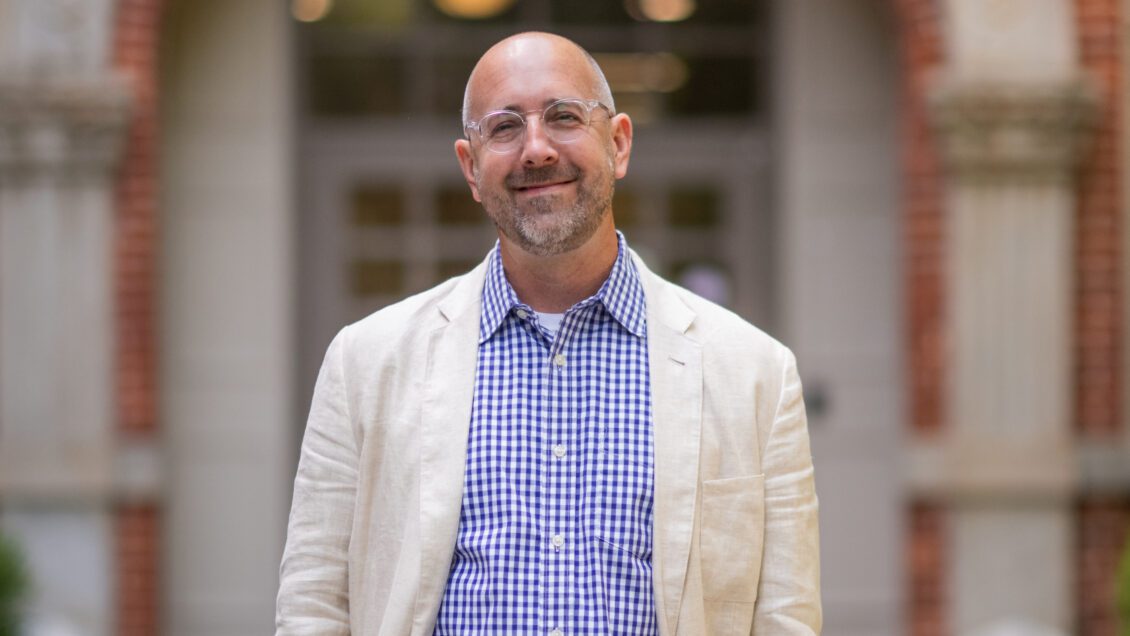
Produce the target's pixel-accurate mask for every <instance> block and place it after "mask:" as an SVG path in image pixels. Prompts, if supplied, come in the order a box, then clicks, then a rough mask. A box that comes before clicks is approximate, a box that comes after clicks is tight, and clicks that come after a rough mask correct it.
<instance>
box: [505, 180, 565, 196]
mask: <svg viewBox="0 0 1130 636" xmlns="http://www.w3.org/2000/svg"><path fill="white" fill-rule="evenodd" d="M571 183H573V180H569V181H558V182H555V183H542V184H536V185H528V186H522V187H519V188H514V191H515V192H522V193H525V194H544V193H548V192H554V191H556V190H558V189H561V188H564V187H565V186H568V185H570V184H571Z"/></svg>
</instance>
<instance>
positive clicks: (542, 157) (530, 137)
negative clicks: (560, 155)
mask: <svg viewBox="0 0 1130 636" xmlns="http://www.w3.org/2000/svg"><path fill="white" fill-rule="evenodd" d="M556 162H557V148H556V147H555V146H554V144H553V140H551V139H550V138H549V135H547V134H546V132H545V126H544V125H543V124H542V121H541V117H530V118H528V119H527V120H526V136H525V139H523V140H522V165H524V166H526V167H527V168H537V167H539V166H546V165H551V164H553V163H556Z"/></svg>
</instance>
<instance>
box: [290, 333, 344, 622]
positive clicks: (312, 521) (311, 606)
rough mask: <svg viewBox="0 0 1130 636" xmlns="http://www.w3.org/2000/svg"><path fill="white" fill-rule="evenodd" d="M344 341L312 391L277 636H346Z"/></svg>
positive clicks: (334, 346)
mask: <svg viewBox="0 0 1130 636" xmlns="http://www.w3.org/2000/svg"><path fill="white" fill-rule="evenodd" d="M346 334H347V330H346V329H343V330H342V331H341V332H339V333H338V335H337V336H336V337H335V338H334V340H333V342H331V343H330V346H329V349H328V350H327V352H326V357H325V360H324V361H323V362H322V368H321V371H320V372H319V373H318V380H317V383H316V384H315V387H314V398H313V402H312V404H311V406H310V417H309V419H308V420H307V423H306V433H305V435H304V437H303V440H302V451H301V455H300V457H299V460H298V472H297V474H296V476H295V479H294V499H293V501H292V503H291V509H290V523H289V527H288V529H287V540H286V548H285V550H284V551H283V558H282V565H281V567H280V571H279V595H278V604H277V607H276V613H275V629H276V631H275V634H276V636H298V635H314V634H317V635H318V636H324V635H335V634H341V635H348V634H349V633H350V626H349V561H348V557H349V539H350V532H351V527H352V524H353V508H354V499H355V498H356V493H357V464H358V448H359V444H358V443H357V439H356V434H355V432H354V427H353V425H352V418H351V417H350V412H349V396H348V392H347V383H346V378H345V365H344V360H343V358H344V351H343V350H344V348H345V340H346Z"/></svg>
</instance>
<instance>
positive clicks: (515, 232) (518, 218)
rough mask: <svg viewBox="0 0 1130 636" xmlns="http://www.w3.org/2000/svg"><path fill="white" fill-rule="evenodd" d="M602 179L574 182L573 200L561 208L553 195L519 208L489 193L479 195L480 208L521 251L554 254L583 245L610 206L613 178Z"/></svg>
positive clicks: (512, 202) (504, 197) (508, 200)
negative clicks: (601, 181) (481, 206)
mask: <svg viewBox="0 0 1130 636" xmlns="http://www.w3.org/2000/svg"><path fill="white" fill-rule="evenodd" d="M608 176H611V175H608ZM603 181H605V182H604V183H592V184H586V183H585V182H584V181H577V184H578V188H579V190H578V193H577V200H576V202H575V203H573V205H570V206H567V207H562V206H561V204H560V203H559V202H558V201H556V198H557V197H538V198H535V199H532V200H530V201H529V202H528V203H527V204H526V205H525V207H524V208H520V207H519V206H518V204H517V203H516V202H515V201H514V199H513V198H512V197H509V196H506V195H505V194H490V195H487V196H484V197H483V208H484V209H486V212H487V214H488V215H489V216H490V218H491V220H493V221H494V224H495V226H496V227H497V228H498V229H499V231H500V232H502V234H503V236H505V237H506V238H507V239H509V240H510V241H511V242H513V243H514V244H516V245H517V246H518V247H520V248H521V249H522V250H523V251H525V252H528V253H530V254H533V255H535V256H557V255H559V254H564V253H566V252H570V251H572V250H575V249H577V248H578V247H580V246H581V245H584V243H585V242H586V241H588V240H589V239H590V238H592V236H593V235H594V234H595V233H596V230H597V228H599V227H600V225H601V223H603V222H604V217H605V216H607V215H608V213H609V211H610V210H611V209H612V192H613V187H614V184H615V180H614V179H611V178H609V179H605V180H603ZM480 191H482V190H481V189H480Z"/></svg>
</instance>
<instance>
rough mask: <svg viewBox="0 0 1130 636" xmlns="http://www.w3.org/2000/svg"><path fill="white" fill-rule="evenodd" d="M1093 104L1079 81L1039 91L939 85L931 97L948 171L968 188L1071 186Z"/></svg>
mask: <svg viewBox="0 0 1130 636" xmlns="http://www.w3.org/2000/svg"><path fill="white" fill-rule="evenodd" d="M1097 104H1098V99H1097V97H1096V94H1095V91H1094V90H1092V89H1091V87H1090V85H1089V84H1087V83H1086V82H1084V81H1082V80H1080V81H1075V82H1065V83H1060V84H1051V85H1042V86H1023V85H1007V84H1000V83H994V84H972V83H959V82H953V81H942V82H939V83H938V84H936V85H935V86H934V88H933V90H932V91H931V94H930V111H931V116H932V118H933V125H934V130H935V132H936V134H937V136H938V142H939V148H940V149H941V152H942V156H943V158H944V160H945V163H946V167H947V169H948V171H949V173H950V174H951V175H953V176H955V177H957V178H959V179H961V180H963V181H967V182H973V183H985V182H989V183H991V182H994V181H998V180H1001V179H1024V180H1037V181H1047V180H1052V181H1060V180H1065V179H1070V178H1071V175H1072V173H1073V171H1074V168H1075V165H1076V162H1077V160H1078V157H1079V155H1080V150H1081V148H1082V147H1083V146H1084V145H1085V143H1086V142H1087V141H1088V140H1089V137H1090V133H1091V130H1092V122H1093V121H1094V119H1095V112H1096V107H1097Z"/></svg>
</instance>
